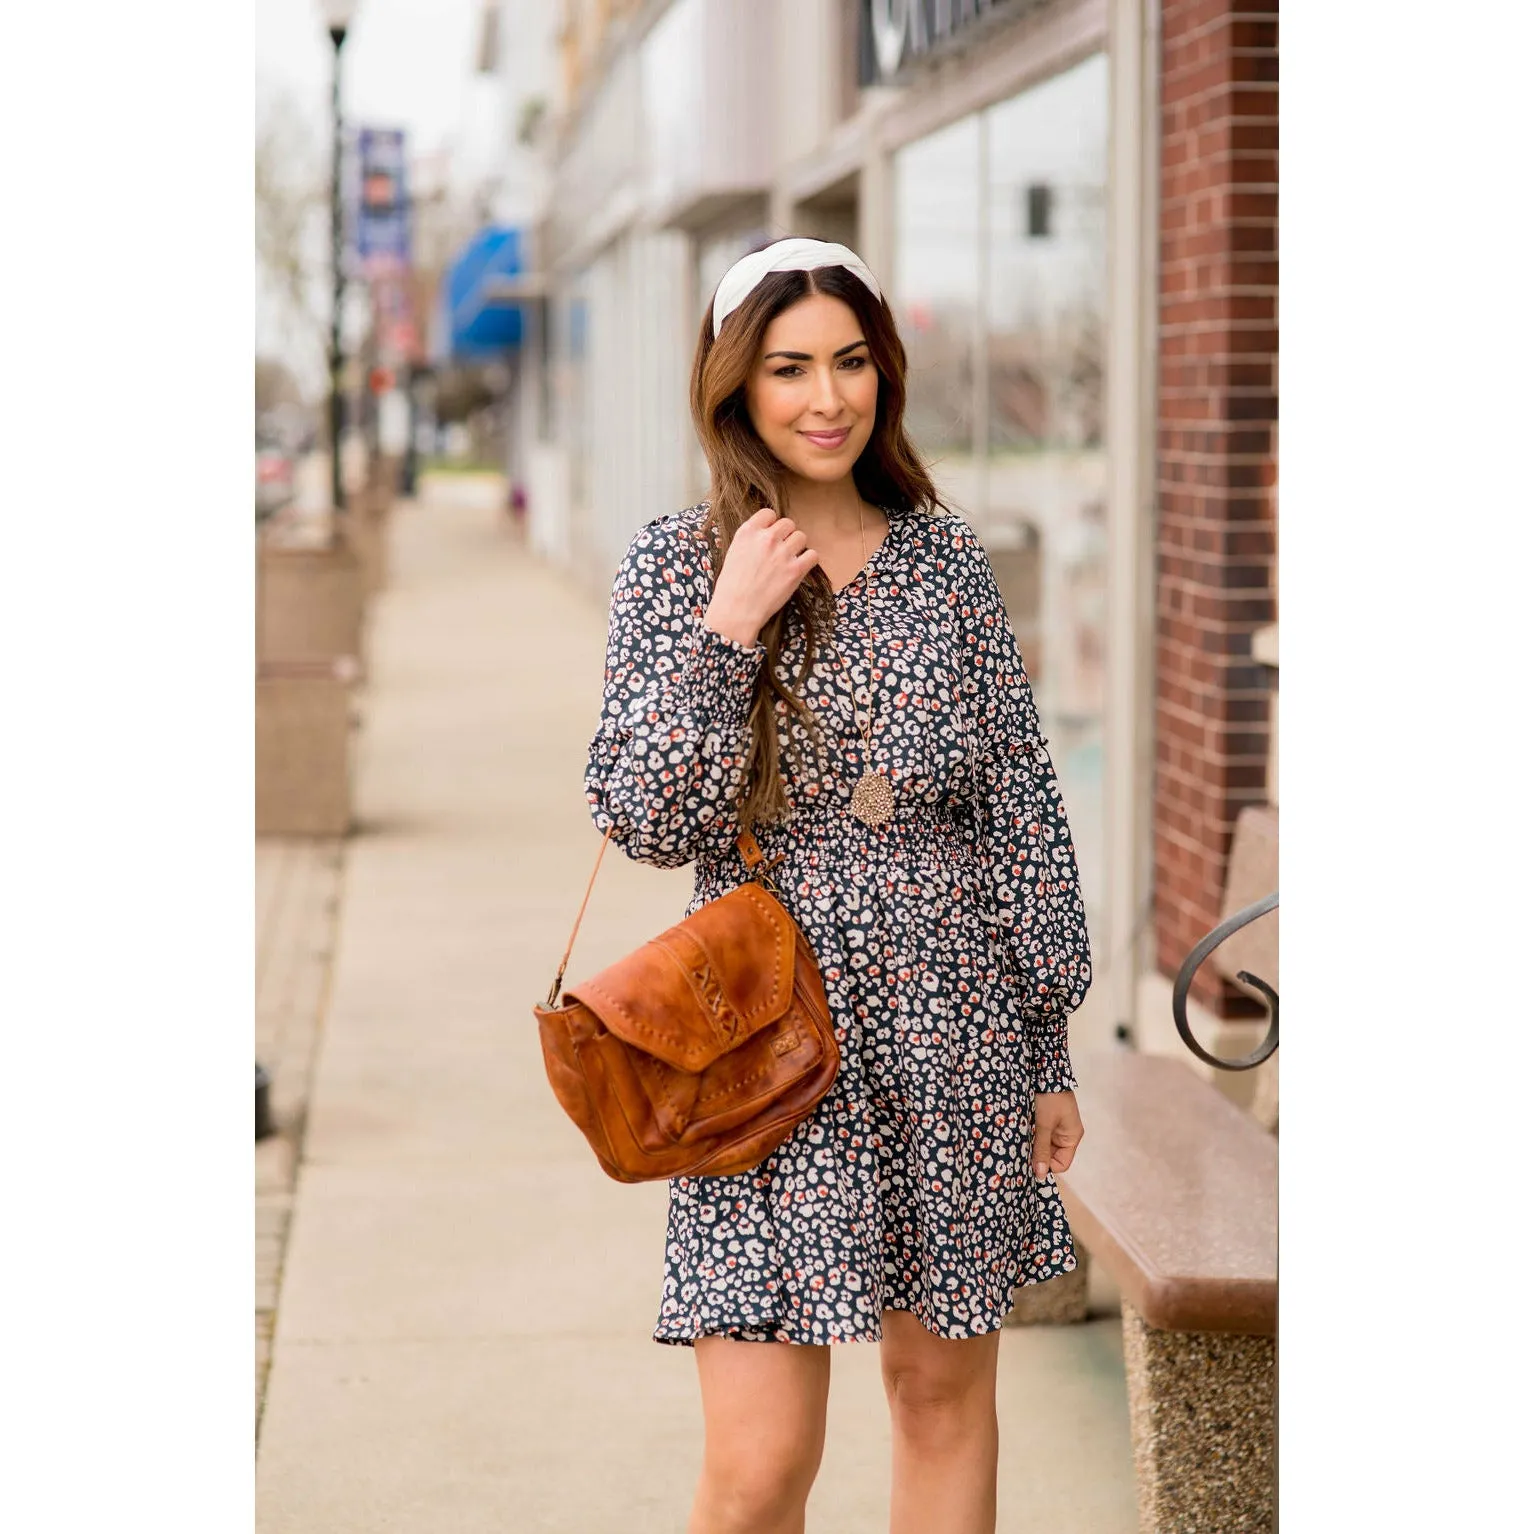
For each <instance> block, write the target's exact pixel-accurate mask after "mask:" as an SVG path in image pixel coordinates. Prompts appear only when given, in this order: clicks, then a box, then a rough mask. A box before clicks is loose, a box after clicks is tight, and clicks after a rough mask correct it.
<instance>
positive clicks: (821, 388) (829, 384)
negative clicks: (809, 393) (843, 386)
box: [815, 368, 842, 419]
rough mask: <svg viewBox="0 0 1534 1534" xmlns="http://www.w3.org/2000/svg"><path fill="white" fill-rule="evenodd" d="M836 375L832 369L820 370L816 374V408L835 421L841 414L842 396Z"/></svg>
mask: <svg viewBox="0 0 1534 1534" xmlns="http://www.w3.org/2000/svg"><path fill="white" fill-rule="evenodd" d="M836 382H837V380H836V375H835V373H833V372H832V371H831V369H830V368H820V369H817V370H816V373H815V408H816V409H817V410H818V411H820V413H821V414H822V415H828V416H831V417H832V418H833V419H834V418H835V417H836V416H838V415H840V414H841V409H842V396H841V391H840V390H838V388H837V387H836Z"/></svg>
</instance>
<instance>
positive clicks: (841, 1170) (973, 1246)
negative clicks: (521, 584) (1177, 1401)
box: [585, 502, 1091, 1345]
mask: <svg viewBox="0 0 1534 1534" xmlns="http://www.w3.org/2000/svg"><path fill="white" fill-rule="evenodd" d="M707 509H708V508H707V503H706V502H704V503H702V504H700V505H698V506H693V507H688V508H687V509H685V510H683V511H680V512H672V513H668V514H666V515H664V516H660V517H657V518H655V519H654V520H653V521H651V522H649V523H648V524H647V525H645V526H644V527H642V528H640V530H639V531H638V533H637V534H636V535H635V536H634V537H633V539H632V541H631V542H630V544H629V547H628V549H627V552H626V553H625V554H624V557H623V560H622V562H621V564H620V566H619V569H618V572H617V575H616V577H615V579H614V582H613V588H612V602H611V608H610V622H609V629H608V640H607V656H606V669H605V680H604V692H603V704H602V711H601V717H600V721H599V724H598V727H597V730H596V733H595V735H594V736H593V738H592V740H591V744H590V749H589V753H588V760H587V768H586V779H585V786H586V798H587V803H588V805H589V806H590V810H591V815H592V818H593V820H594V821H595V822H596V825H597V828H598V830H600V831H603V832H605V831H607V829H608V828H609V827H612V828H613V841H614V842H617V843H619V844H620V845H621V846H623V848H624V850H625V852H626V853H627V854H628V855H629V856H630V857H632V858H635V859H638V860H640V861H643V862H646V863H650V864H654V865H657V866H660V867H667V868H673V867H679V866H681V865H683V864H686V863H695V865H696V869H695V888H694V894H693V898H692V900H691V902H690V903H689V904H688V906H687V909H686V911H685V912H684V913H682V914H684V915H690V914H691V913H692V912H693V911H695V910H697V909H698V908H699V907H700V906H701V905H703V904H704V903H705V902H706V901H709V900H712V899H714V898H715V897H716V896H719V895H722V894H724V893H725V892H726V891H727V890H729V889H731V888H733V887H734V886H735V885H737V884H739V883H740V882H742V880H743V879H744V877H745V867H744V864H743V862H742V860H741V858H740V854H739V852H738V851H737V849H736V847H735V845H734V837H735V834H736V832H737V831H738V829H739V826H738V822H737V820H736V818H735V814H734V808H733V807H734V805H735V804H736V803H737V800H738V795H739V792H740V789H741V786H742V783H743V780H744V774H745V764H746V757H747V749H748V739H749V736H748V729H747V724H748V715H749V710H750V705H751V699H752V690H753V685H754V682H755V680H756V677H757V674H758V671H759V669H760V667H761V666H762V664H763V661H764V656H765V654H766V651H765V649H764V647H763V646H762V645H761V644H760V643H757V644H752V645H745V644H741V643H739V642H738V641H736V640H734V639H730V638H727V637H726V636H724V635H722V634H719V633H717V632H715V631H714V630H712V629H710V628H707V627H705V626H704V625H703V622H702V618H703V613H704V610H705V609H706V607H707V605H708V602H709V598H710V594H711V591H712V583H713V572H712V563H711V556H710V550H709V548H708V545H707V543H706V542H705V540H704V538H703V535H702V524H703V518H704V515H705V514H706V512H707ZM884 509H885V512H886V515H887V516H888V517H889V521H890V526H889V531H888V533H887V535H886V536H885V538H884V539H883V541H882V542H881V543H880V544H879V545H878V547H877V548H876V549H875V550H874V551H873V553H872V554H871V555H870V556H869V558H868V560H867V562H866V563H865V564H864V566H863V568H862V569H861V570H859V571H858V573H857V574H856V575H855V576H854V577H853V579H852V580H851V581H850V582H849V583H848V584H847V585H846V586H844V587H843V588H842V589H841V591H839V592H838V593H836V626H835V631H834V635H833V636H832V641H831V646H832V647H831V648H828V649H826V650H823V651H822V652H821V653H819V654H817V656H816V660H815V664H814V666H813V668H812V669H811V671H810V673H809V676H808V678H807V681H806V683H805V684H804V686H803V687H802V688H801V689H800V692H801V696H803V697H804V698H805V701H806V702H807V703H808V704H809V705H810V706H811V707H812V708H813V709H814V710H816V714H815V717H816V718H817V719H818V720H819V721H820V723H821V727H822V731H823V734H824V737H825V741H826V742H827V743H828V746H829V749H828V750H826V751H825V752H824V754H822V755H820V756H819V757H818V759H817V756H816V754H815V751H814V747H813V741H812V737H811V736H810V735H809V733H808V732H807V731H805V729H804V726H803V723H802V721H800V720H799V719H798V718H796V717H793V716H791V715H790V713H789V711H788V710H787V709H786V708H785V707H784V706H783V705H782V703H781V702H780V703H779V705H778V707H779V721H778V722H779V735H780V739H783V738H785V737H790V738H792V739H793V740H795V741H797V742H798V743H799V744H800V745H801V747H802V750H801V753H800V755H799V757H798V760H799V762H800V763H801V764H806V765H804V766H803V767H802V768H801V771H802V772H803V775H802V776H796V775H795V774H794V770H793V768H792V763H793V761H794V760H795V758H794V757H792V756H791V755H789V754H787V753H785V755H784V757H783V759H782V760H783V764H784V782H785V790H786V793H787V796H788V798H789V801H790V804H791V807H792V813H791V815H790V816H789V817H788V818H787V819H786V820H785V821H784V822H783V823H781V824H777V825H763V824H759V825H757V826H756V827H755V828H754V829H755V831H756V835H757V840H758V841H759V842H760V844H761V847H762V850H763V852H764V853H766V854H767V856H769V857H771V856H772V855H773V854H775V853H778V852H781V853H783V854H784V858H783V861H782V862H781V863H779V864H778V866H777V867H776V868H775V869H774V871H773V873H774V878H775V880H776V883H777V884H778V886H779V887H780V889H781V890H782V892H783V895H784V897H785V898H784V903H785V905H787V907H788V909H789V910H790V912H791V914H792V915H793V916H794V918H795V920H796V921H797V922H798V923H799V925H800V926H801V928H803V930H804V933H805V936H806V937H807V939H808V940H809V943H810V945H811V947H812V948H813V950H814V952H815V955H816V957H817V959H818V961H819V965H820V972H821V977H822V979H823V980H824V982H825V990H826V998H827V1000H828V1002H829V1003H830V1009H831V1016H832V1020H833V1022H834V1024H835V1027H836V1035H837V1041H838V1043H839V1045H840V1046H841V1067H840V1071H839V1073H838V1076H837V1080H836V1082H835V1084H834V1085H833V1087H832V1088H831V1090H830V1092H828V1093H827V1095H826V1096H825V1097H824V1098H823V1099H822V1101H821V1103H820V1104H819V1106H818V1107H817V1108H816V1110H815V1112H814V1113H813V1114H812V1115H811V1116H810V1117H809V1118H807V1119H806V1120H805V1121H804V1122H803V1123H801V1124H800V1125H799V1126H798V1128H797V1129H796V1130H795V1131H794V1133H793V1134H792V1135H791V1136H790V1137H789V1138H788V1139H787V1140H786V1141H784V1143H783V1144H782V1145H781V1146H780V1147H779V1148H778V1149H777V1150H776V1151H774V1152H773V1153H772V1154H770V1155H769V1156H768V1157H767V1158H766V1160H764V1161H763V1162H762V1163H761V1165H759V1166H758V1167H756V1168H755V1169H754V1170H752V1171H749V1172H743V1173H739V1174H735V1175H731V1176H723V1177H707V1176H702V1177H677V1178H673V1179H672V1180H671V1182H670V1199H669V1210H668V1219H667V1229H666V1243H665V1264H664V1276H663V1279H662V1284H661V1304H660V1315H659V1319H658V1321H657V1324H656V1327H655V1331H654V1337H655V1340H656V1341H658V1342H665V1343H679V1344H684V1345H690V1344H691V1343H692V1342H693V1341H694V1340H695V1339H696V1338H698V1337H700V1336H704V1335H708V1334H711V1333H721V1334H724V1335H728V1336H732V1337H736V1338H741V1339H745V1340H754V1341H781V1342H791V1343H811V1344H826V1343H834V1342H849V1341H872V1340H877V1339H878V1338H880V1337H881V1336H882V1335H883V1333H882V1320H881V1318H882V1316H883V1313H884V1311H885V1310H888V1309H899V1310H907V1311H910V1312H911V1313H912V1314H913V1315H915V1316H916V1317H917V1318H918V1319H919V1320H920V1321H921V1323H922V1324H923V1325H924V1326H925V1327H926V1328H927V1329H928V1330H929V1331H931V1332H934V1333H935V1334H937V1335H939V1336H942V1337H949V1338H962V1337H970V1336H976V1335H979V1334H981V1333H984V1332H989V1331H993V1330H995V1329H996V1328H997V1327H999V1326H1000V1325H1001V1324H1002V1320H1003V1318H1004V1317H1005V1316H1006V1315H1007V1313H1008V1311H1010V1310H1011V1308H1012V1304H1013V1295H1014V1290H1015V1289H1016V1288H1017V1287H1018V1286H1019V1285H1025V1284H1035V1283H1039V1282H1041V1281H1043V1280H1045V1279H1049V1278H1052V1277H1054V1276H1056V1275H1057V1274H1060V1273H1066V1272H1070V1271H1071V1270H1072V1269H1073V1268H1074V1267H1075V1266H1076V1256H1075V1252H1074V1250H1073V1247H1072V1241H1071V1233H1070V1229H1069V1226H1068V1224H1067V1221H1066V1217H1065V1213H1064V1210H1063V1208H1062V1206H1061V1202H1060V1195H1059V1192H1058V1190H1057V1188H1056V1187H1055V1184H1054V1180H1053V1177H1052V1176H1047V1177H1046V1178H1045V1180H1044V1181H1042V1182H1040V1181H1037V1180H1036V1179H1035V1178H1034V1176H1033V1172H1032V1167H1031V1164H1030V1151H1031V1147H1032V1131H1033V1094H1034V1093H1036V1092H1052V1091H1060V1090H1064V1089H1066V1088H1071V1087H1074V1086H1075V1084H1076V1083H1075V1077H1074V1075H1073V1073H1072V1067H1071V1061H1070V1055H1069V1052H1068V1050H1067V1042H1066V1020H1067V1017H1068V1015H1069V1013H1070V1012H1072V1011H1073V1010H1074V1009H1075V1008H1076V1007H1077V1006H1079V1005H1080V1003H1081V1001H1082V998H1083V997H1084V996H1085V994H1086V991H1087V987H1088V985H1089V984H1090V981H1091V956H1090V951H1089V947H1088V940H1087V930H1086V914H1085V910H1084V906H1083V901H1082V897H1081V889H1080V883H1079V878H1078V872H1077V865H1076V855H1075V850H1074V847H1073V846H1072V842H1071V836H1070V830H1069V827H1068V825H1067V822H1066V817H1065V812H1064V808H1063V806H1062V804H1061V798H1060V788H1059V784H1058V781H1057V780H1056V777H1055V773H1054V769H1053V765H1052V763H1051V760H1050V756H1049V752H1048V749H1047V743H1046V741H1045V739H1044V737H1043V736H1042V735H1041V734H1040V731H1039V722H1038V716H1037V713H1036V711H1035V708H1034V702H1033V696H1032V690H1031V688H1030V686H1029V683H1028V679H1027V677H1026V675H1025V673H1024V670H1023V663H1022V659H1021V656H1020V654H1019V651H1018V647H1017V640H1016V637H1015V634H1014V632H1013V629H1012V626H1011V624H1010V622H1009V621H1008V617H1007V613H1006V609H1005V607H1004V605H1003V603H1002V599H1001V594H1000V592H999V590H998V589H997V584H996V579H995V575H994V572H993V571H992V568H991V565H990V561H989V560H988V559H987V557H986V553H985V549H984V546H983V545H982V544H981V542H980V540H979V538H978V537H977V535H976V533H975V531H974V529H973V527H972V526H971V525H970V524H969V522H968V521H967V520H966V519H965V518H964V517H963V516H962V515H960V514H957V513H954V512H949V511H945V510H941V509H936V510H926V509H902V508H899V507H893V508H884ZM865 588H866V589H865ZM865 596H866V598H867V600H868V601H869V602H870V603H871V607H872V623H873V628H874V675H873V689H874V708H873V732H872V733H873V760H872V762H871V764H870V765H872V766H875V767H878V768H881V769H883V770H884V771H885V772H886V773H887V774H888V776H889V778H890V780H891V783H892V786H893V789H894V797H895V813H894V816H893V818H892V819H891V820H890V821H888V822H886V823H885V824H884V825H882V826H869V825H866V824H864V823H863V822H862V821H860V820H858V819H857V818H856V817H855V816H854V815H853V814H852V813H851V809H850V799H851V794H852V788H853V785H854V784H855V783H856V781H857V779H858V778H859V776H861V774H862V772H863V769H864V761H863V757H864V754H865V748H864V744H863V740H862V737H861V735H860V732H859V731H858V729H857V725H856V720H855V717H854V703H853V691H852V687H853V685H855V686H856V688H857V691H858V695H859V696H860V697H864V698H866V696H867V688H868V681H869V679H868V675H867V671H868V664H867V627H866V624H867V620H866V618H865ZM838 652H839V654H840V656H842V657H845V662H846V664H845V666H844V665H843V663H842V661H841V660H840V659H839V658H838ZM803 657H804V635H803V632H802V629H801V628H800V626H799V625H798V623H797V621H795V620H794V619H793V617H792V616H791V618H790V620H789V621H788V622H787V623H786V624H785V636H784V643H783V649H782V652H781V654H780V656H779V658H778V662H777V664H778V666H779V668H780V674H781V675H782V677H783V678H784V680H785V681H788V682H790V683H792V679H793V677H794V676H795V675H797V672H798V669H799V666H800V664H801V663H802V660H803ZM848 669H850V671H851V681H849V677H848ZM806 751H807V752H808V753H809V754H808V755H805V754H804V752H806ZM811 765H813V766H814V767H815V771H814V773H813V774H812V773H811V772H810V771H809V770H808V768H809V766H811Z"/></svg>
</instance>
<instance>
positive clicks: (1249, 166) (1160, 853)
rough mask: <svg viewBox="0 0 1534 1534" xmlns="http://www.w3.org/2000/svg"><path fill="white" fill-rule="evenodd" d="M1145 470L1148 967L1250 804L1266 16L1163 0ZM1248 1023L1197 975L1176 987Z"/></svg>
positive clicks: (1203, 2) (1191, 909)
mask: <svg viewBox="0 0 1534 1534" xmlns="http://www.w3.org/2000/svg"><path fill="white" fill-rule="evenodd" d="M1161 26H1162V58H1161V157H1162V168H1161V216H1160V235H1161V251H1160V257H1161V260H1160V273H1161V276H1160V290H1161V291H1160V362H1159V377H1158V381H1157V391H1156V393H1157V399H1156V415H1157V466H1156V479H1157V484H1156V501H1157V513H1158V516H1157V535H1156V566H1157V576H1156V634H1157V640H1156V788H1155V888H1156V899H1155V922H1156V961H1157V966H1158V968H1159V969H1160V970H1161V971H1162V973H1163V974H1167V975H1175V974H1176V972H1177V970H1178V968H1179V967H1180V966H1181V964H1182V962H1183V960H1184V959H1185V958H1186V957H1187V954H1188V950H1189V949H1190V948H1192V947H1193V945H1194V944H1195V943H1196V942H1197V941H1198V940H1199V938H1201V937H1202V936H1203V935H1204V934H1205V933H1206V932H1207V931H1208V930H1209V929H1210V928H1211V927H1213V926H1214V925H1215V924H1216V923H1217V922H1218V921H1219V915H1220V899H1221V892H1222V889H1223V886H1224V879H1225V863H1226V858H1227V856H1228V854H1229V851H1230V844H1231V833H1232V830H1233V828H1234V825H1235V819H1236V815H1237V812H1238V811H1239V810H1240V809H1241V808H1242V806H1243V805H1247V804H1253V803H1261V802H1263V801H1264V800H1265V799H1266V797H1267V794H1266V791H1265V782H1266V756H1267V750H1268V721H1269V704H1270V692H1269V678H1268V674H1267V672H1266V671H1265V669H1264V668H1263V667H1261V666H1259V665H1258V664H1256V663H1255V662H1254V661H1253V660H1252V633H1253V630H1254V629H1256V628H1258V627H1260V626H1261V625H1263V624H1265V623H1270V622H1272V621H1273V619H1274V618H1275V616H1276V611H1277V604H1276V590H1275V582H1276V577H1277V569H1276V557H1275V556H1276V550H1275V541H1276V534H1277V524H1276V517H1275V507H1274V484H1275V467H1276V432H1277V419H1278V375H1277V368H1278V313H1277V310H1278V5H1277V3H1276V0H1270V3H1263V0H1244V3H1243V0H1165V3H1164V4H1163V6H1162V23H1161ZM1194 994H1195V995H1196V996H1197V998H1198V1000H1200V1001H1201V1002H1203V1003H1204V1004H1205V1005H1206V1006H1210V1007H1212V1008H1213V1009H1214V1010H1215V1011H1216V1012H1218V1013H1220V1014H1222V1015H1226V1016H1231V1015H1238V1014H1241V1013H1244V1012H1248V1011H1251V1010H1254V1005H1253V1004H1252V1003H1251V1002H1250V1001H1249V999H1248V998H1247V997H1246V996H1245V994H1244V993H1243V992H1241V991H1239V990H1238V989H1237V988H1236V987H1234V986H1231V985H1230V984H1229V983H1228V982H1226V981H1223V980H1221V979H1220V978H1219V977H1218V976H1217V975H1215V974H1214V972H1213V967H1212V966H1211V965H1208V964H1206V965H1205V966H1204V967H1203V969H1202V970H1201V971H1200V972H1199V981H1198V984H1197V986H1196V987H1195V993H1194Z"/></svg>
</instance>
